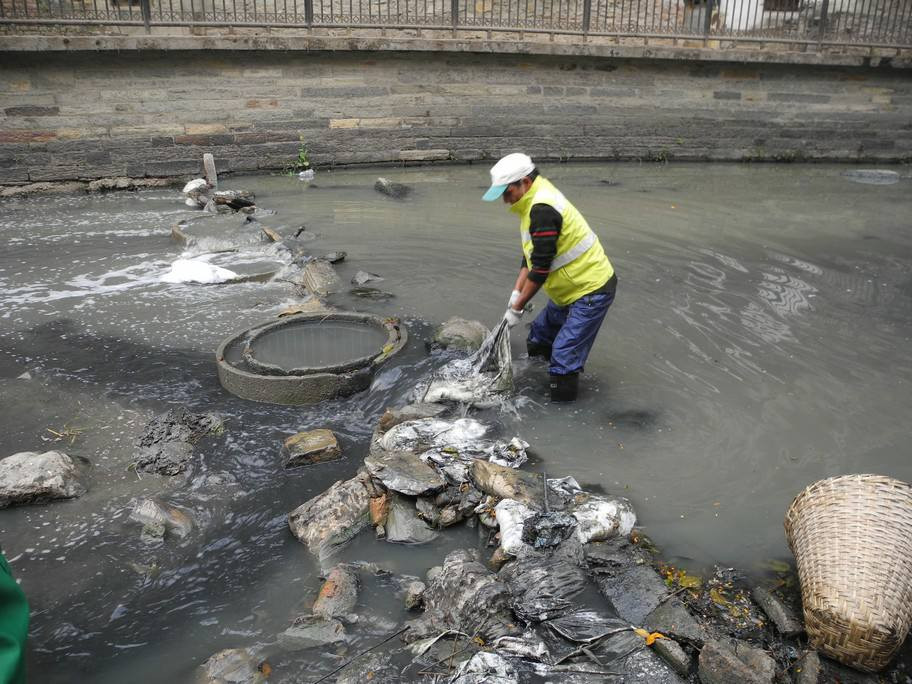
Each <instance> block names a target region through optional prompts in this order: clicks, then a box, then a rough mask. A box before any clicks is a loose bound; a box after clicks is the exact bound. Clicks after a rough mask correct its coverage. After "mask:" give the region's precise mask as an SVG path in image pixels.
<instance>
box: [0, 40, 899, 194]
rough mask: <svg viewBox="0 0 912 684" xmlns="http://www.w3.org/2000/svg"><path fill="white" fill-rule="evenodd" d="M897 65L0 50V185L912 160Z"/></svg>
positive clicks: (452, 55) (456, 55) (381, 53)
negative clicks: (404, 169)
mask: <svg viewBox="0 0 912 684" xmlns="http://www.w3.org/2000/svg"><path fill="white" fill-rule="evenodd" d="M910 76H912V71H910V70H904V69H889V68H873V67H848V66H807V65H800V64H762V63H758V64H728V63H699V62H686V61H671V60H649V59H626V58H612V57H585V56H570V55H567V56H548V55H528V56H523V55H505V54H469V53H463V54H459V53H435V52H426V53H403V52H387V51H382V50H379V51H376V52H370V53H368V52H344V51H335V52H304V51H277V50H263V51H242V52H241V51H239V52H231V51H208V52H207V51H198V52H197V51H193V52H186V51H169V50H155V51H152V50H148V51H147V50H135V51H126V52H108V51H100V52H95V53H89V52H84V51H80V52H73V53H64V52H43V53H31V52H6V53H4V55H3V59H2V60H0V103H2V104H0V183H3V184H18V183H28V182H35V181H53V180H69V179H94V178H99V177H106V176H129V177H133V178H141V177H169V176H174V177H181V176H187V175H191V174H197V173H199V171H200V167H201V159H202V154H203V152H211V153H213V154H214V155H215V159H216V163H217V166H218V168H219V171H220V172H226V173H231V172H253V171H259V170H279V169H282V168H284V167H286V166H287V165H289V164H290V163H291V162H293V161H294V160H295V159H296V158H297V156H298V152H299V149H300V148H301V146H304V147H305V148H306V149H307V152H308V155H309V158H310V161H311V162H312V163H313V164H314V165H316V166H318V167H325V166H331V165H349V164H376V163H402V164H410V163H425V162H443V161H476V160H487V159H496V158H497V157H499V156H500V155H501V154H504V153H506V152H510V151H515V150H517V149H523V150H526V151H527V152H528V153H529V154H531V155H533V156H534V157H538V158H541V159H552V160H556V159H562V160H581V159H603V160H636V159H640V160H654V161H665V160H771V161H798V160H840V161H855V160H861V161H869V162H874V161H877V162H890V161H902V160H909V159H912V77H910Z"/></svg>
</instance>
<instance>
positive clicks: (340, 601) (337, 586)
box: [313, 563, 359, 620]
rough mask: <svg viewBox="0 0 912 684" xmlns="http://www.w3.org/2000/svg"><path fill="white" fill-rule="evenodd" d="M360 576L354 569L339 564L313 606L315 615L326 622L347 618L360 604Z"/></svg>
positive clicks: (331, 571) (330, 572)
mask: <svg viewBox="0 0 912 684" xmlns="http://www.w3.org/2000/svg"><path fill="white" fill-rule="evenodd" d="M358 586H359V582H358V575H357V573H356V572H355V571H354V569H353V568H352V567H351V566H349V565H346V564H344V563H339V564H338V565H337V566H336V567H334V568H333V569H332V570H330V571H329V574H328V575H327V576H326V581H325V582H323V586H322V587H320V593H319V595H318V596H317V600H316V601H314V604H313V614H314V615H316V616H317V617H320V618H323V619H324V620H330V619H332V618H340V617H346V616H348V615H350V614H351V613H352V611H354V609H355V604H357V603H358Z"/></svg>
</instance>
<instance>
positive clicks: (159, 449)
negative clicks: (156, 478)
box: [136, 407, 222, 475]
mask: <svg viewBox="0 0 912 684" xmlns="http://www.w3.org/2000/svg"><path fill="white" fill-rule="evenodd" d="M221 428H222V419H221V418H220V417H219V416H218V415H216V414H214V413H190V412H189V411H188V410H187V409H186V408H184V407H180V408H176V409H170V410H169V411H168V412H167V413H163V414H161V415H159V416H156V417H155V418H153V419H152V420H151V421H149V424H148V425H146V427H145V430H144V432H143V434H142V435H141V436H140V437H139V439H138V440H137V441H136V446H137V448H138V453H137V456H136V469H137V470H142V471H146V472H153V473H158V474H159V475H177V474H179V473H181V472H183V471H184V470H186V469H187V464H188V462H189V461H190V457H191V456H192V455H193V445H194V444H196V442H198V441H199V440H200V439H201V438H202V437H203V436H204V435H207V434H209V433H212V432H217V431H219V430H221Z"/></svg>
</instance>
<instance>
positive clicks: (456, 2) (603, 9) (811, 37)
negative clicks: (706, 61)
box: [0, 0, 912, 48]
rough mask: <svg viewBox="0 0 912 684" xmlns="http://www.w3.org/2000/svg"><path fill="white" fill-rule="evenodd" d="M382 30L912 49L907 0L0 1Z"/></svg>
mask: <svg viewBox="0 0 912 684" xmlns="http://www.w3.org/2000/svg"><path fill="white" fill-rule="evenodd" d="M41 24H51V25H83V26H89V25H116V26H131V25H132V26H145V27H146V29H147V30H151V28H152V27H156V26H191V27H192V26H206V27H225V28H228V27H231V28H235V27H263V28H269V27H272V28H304V29H314V28H385V29H428V30H431V29H434V30H447V31H453V32H454V33H457V32H459V31H478V30H484V31H488V32H495V31H496V32H520V33H547V34H552V35H555V34H566V35H579V36H585V37H589V36H593V37H599V36H600V37H608V38H614V39H616V40H621V39H623V38H637V39H645V40H650V39H674V40H678V39H680V40H692V39H696V40H702V41H704V43H707V41H711V40H725V41H737V42H763V43H803V44H818V45H821V46H830V45H855V46H870V47H896V48H909V47H912V0H0V26H3V25H6V26H7V31H9V30H15V27H16V26H24V25H41Z"/></svg>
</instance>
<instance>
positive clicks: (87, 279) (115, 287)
mask: <svg viewBox="0 0 912 684" xmlns="http://www.w3.org/2000/svg"><path fill="white" fill-rule="evenodd" d="M165 263H166V262H162V261H143V262H140V263H138V264H133V265H132V266H126V267H124V268H118V269H114V270H112V271H108V272H107V273H103V274H102V275H99V276H95V275H91V274H88V273H84V274H81V275H77V276H75V277H73V278H71V279H70V280H68V281H66V282H65V283H64V284H65V285H66V286H68V288H69V289H63V290H48V288H47V287H46V286H45V285H44V284H43V283H34V284H30V285H25V286H22V287H18V288H7V289H6V290H4V292H3V299H2V302H3V304H4V305H6V306H9V305H15V304H41V303H46V302H53V301H58V300H61V299H70V298H73V297H80V298H82V297H89V296H94V295H107V294H112V293H117V292H123V291H124V290H129V289H132V288H135V287H143V286H147V285H153V284H157V283H158V282H159V280H160V274H161V271H162V270H163V267H164V264H165Z"/></svg>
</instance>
